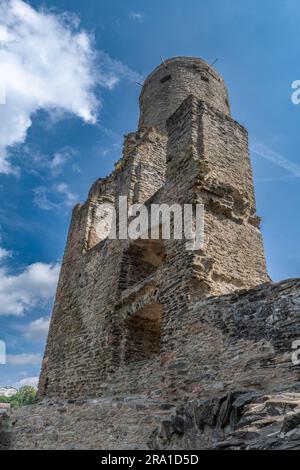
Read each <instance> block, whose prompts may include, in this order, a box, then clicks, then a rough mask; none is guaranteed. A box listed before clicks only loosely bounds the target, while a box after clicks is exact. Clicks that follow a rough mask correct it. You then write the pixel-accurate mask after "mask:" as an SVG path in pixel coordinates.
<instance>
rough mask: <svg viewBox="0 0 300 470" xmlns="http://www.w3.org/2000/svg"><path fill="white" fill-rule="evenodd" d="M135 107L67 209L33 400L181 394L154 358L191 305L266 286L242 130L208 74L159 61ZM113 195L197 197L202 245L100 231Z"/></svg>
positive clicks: (165, 357) (194, 64) (184, 63)
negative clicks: (107, 162)
mask: <svg viewBox="0 0 300 470" xmlns="http://www.w3.org/2000/svg"><path fill="white" fill-rule="evenodd" d="M140 110H141V112H140V120H139V128H138V131H137V132H135V133H131V134H129V135H128V136H126V138H125V142H124V149H123V156H122V158H121V160H120V161H119V162H118V163H117V164H116V166H115V170H114V171H113V173H112V174H111V175H109V176H108V177H107V178H105V179H100V180H98V181H96V182H95V183H94V185H93V186H92V188H91V190H90V193H89V196H88V199H87V201H86V202H85V203H84V204H83V205H77V206H76V207H75V208H74V210H73V215H72V220H71V225H70V230H69V235H68V241H67V246H66V250H65V254H64V259H63V264H62V268H61V274H60V279H59V284H58V289H57V295H56V300H55V305H54V310H53V315H52V320H51V324H50V330H49V335H48V340H47V346H46V351H45V356H44V360H43V366H42V372H41V376H40V382H39V396H40V398H42V397H60V398H79V397H88V396H90V397H91V396H100V395H103V394H107V393H110V394H120V393H121V392H122V391H123V392H124V390H125V391H126V392H128V393H147V394H150V395H151V394H152V396H156V395H163V394H164V393H165V394H166V396H169V395H170V394H172V393H173V394H175V395H176V393H177V394H180V393H181V392H182V388H181V386H180V380H178V377H180V375H178V374H177V378H176V379H175V378H174V373H173V375H172V371H171V370H169V369H168V371H167V370H166V368H165V364H166V363H168V361H169V360H170V358H172V357H174V355H175V356H176V351H178V348H180V347H181V345H182V342H183V341H184V338H182V337H181V336H180V331H181V330H182V329H183V328H186V331H189V328H191V329H192V328H193V325H192V323H191V324H190V322H191V318H192V313H191V312H193V311H194V310H193V309H194V306H195V305H196V304H197V303H199V301H200V302H201V299H206V298H207V297H211V296H221V295H223V294H229V293H232V292H235V291H239V290H241V289H250V288H253V287H255V286H257V285H259V284H262V283H264V282H267V281H269V278H268V275H267V272H266V265H265V258H264V250H263V243H262V238H261V234H260V230H259V218H258V217H257V216H256V208H255V197H254V189H253V178H252V171H251V164H250V160H249V154H248V140H247V131H246V130H245V129H244V127H242V126H241V125H240V124H238V123H237V122H236V121H234V120H233V119H232V118H231V116H230V107H229V100H228V95H227V91H226V87H225V84H224V81H223V80H222V78H221V77H220V76H219V74H218V73H217V72H216V71H214V70H213V69H212V68H211V67H210V66H209V65H208V64H207V63H206V62H204V61H203V60H200V59H196V58H187V57H179V58H173V59H169V60H167V61H166V62H165V63H164V64H162V65H160V66H159V67H157V68H156V69H155V70H154V71H153V72H152V73H151V74H150V75H149V77H148V78H147V79H146V81H145V83H144V86H143V89H142V92H141V96H140ZM119 196H126V197H127V199H128V204H129V205H131V204H135V203H143V204H145V205H147V206H150V205H151V204H154V203H155V204H161V203H167V204H174V203H177V204H187V203H203V204H204V210H205V244H204V246H203V248H202V249H201V250H198V251H187V250H186V249H185V241H184V240H162V239H158V240H143V239H139V240H135V241H130V240H126V239H119V240H111V239H109V238H107V227H108V226H109V225H110V224H111V222H112V207H113V206H114V205H115V206H116V211H118V206H117V203H118V197H119ZM189 325H190V326H189ZM186 353H187V354H188V350H186ZM197 360H198V361H199V358H198V359H197ZM181 372H182V371H181ZM193 380H195V378H192V377H190V380H187V381H185V384H184V387H187V388H189V387H190V388H192V386H193ZM175 395H174V396H175Z"/></svg>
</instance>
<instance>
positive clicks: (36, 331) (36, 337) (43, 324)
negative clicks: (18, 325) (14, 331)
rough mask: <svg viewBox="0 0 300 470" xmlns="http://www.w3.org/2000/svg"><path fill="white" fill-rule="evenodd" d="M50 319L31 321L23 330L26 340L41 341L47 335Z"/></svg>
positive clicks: (42, 318) (43, 318)
mask: <svg viewBox="0 0 300 470" xmlns="http://www.w3.org/2000/svg"><path fill="white" fill-rule="evenodd" d="M49 323H50V318H45V317H41V318H38V319H37V320H33V321H32V322H30V323H29V324H28V325H26V326H25V327H24V328H23V333H24V336H25V338H26V339H28V340H30V341H41V340H43V339H44V338H45V337H46V336H47V333H48V329H49Z"/></svg>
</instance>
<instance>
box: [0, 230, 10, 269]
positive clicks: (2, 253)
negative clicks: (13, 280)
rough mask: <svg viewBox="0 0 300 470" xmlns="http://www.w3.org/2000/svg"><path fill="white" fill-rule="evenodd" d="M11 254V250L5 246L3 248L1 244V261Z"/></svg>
mask: <svg viewBox="0 0 300 470" xmlns="http://www.w3.org/2000/svg"><path fill="white" fill-rule="evenodd" d="M0 243H1V236H0ZM9 256H11V252H10V251H9V250H6V249H5V248H2V247H1V246H0V263H1V261H3V260H4V259H5V258H8V257H9Z"/></svg>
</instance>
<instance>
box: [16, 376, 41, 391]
mask: <svg viewBox="0 0 300 470" xmlns="http://www.w3.org/2000/svg"><path fill="white" fill-rule="evenodd" d="M38 383H39V378H38V377H25V378H24V379H21V380H19V382H16V383H15V384H14V387H15V388H17V389H19V388H21V387H25V385H29V386H30V387H34V388H37V387H38Z"/></svg>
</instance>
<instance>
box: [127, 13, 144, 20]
mask: <svg viewBox="0 0 300 470" xmlns="http://www.w3.org/2000/svg"><path fill="white" fill-rule="evenodd" d="M129 16H130V18H131V19H132V20H133V21H137V22H138V23H143V22H144V15H143V14H142V13H139V12H137V11H132V12H131V13H129Z"/></svg>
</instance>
